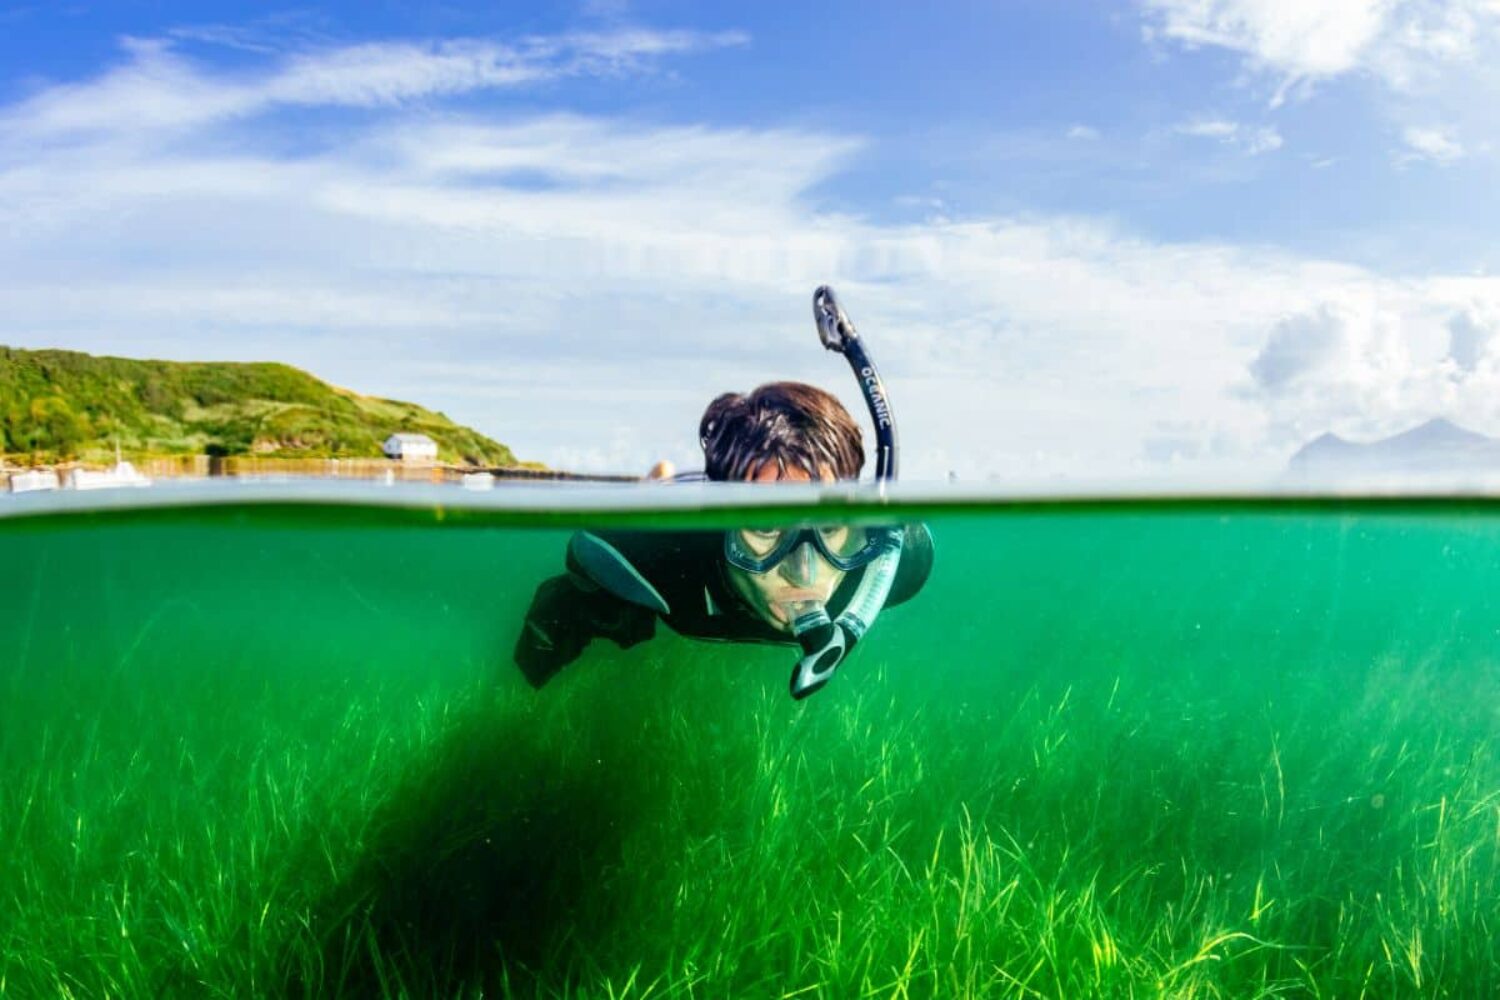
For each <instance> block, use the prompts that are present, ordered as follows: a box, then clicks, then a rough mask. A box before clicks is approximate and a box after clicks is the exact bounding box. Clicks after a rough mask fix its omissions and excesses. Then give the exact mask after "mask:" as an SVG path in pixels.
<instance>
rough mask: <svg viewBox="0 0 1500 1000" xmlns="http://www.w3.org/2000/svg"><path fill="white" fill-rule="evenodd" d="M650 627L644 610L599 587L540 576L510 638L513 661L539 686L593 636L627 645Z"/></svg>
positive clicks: (650, 633) (652, 627)
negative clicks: (518, 631) (513, 637)
mask: <svg viewBox="0 0 1500 1000" xmlns="http://www.w3.org/2000/svg"><path fill="white" fill-rule="evenodd" d="M655 633H656V618H655V615H653V614H652V613H651V612H650V611H647V610H646V609H645V608H641V607H638V606H636V605H634V604H630V603H628V602H626V601H622V600H620V599H619V598H618V597H615V596H614V595H613V594H610V593H608V592H607V591H603V590H585V589H584V588H583V587H581V586H579V585H578V583H577V582H576V581H575V580H574V579H573V578H572V577H571V576H555V577H553V578H552V579H550V580H546V581H544V582H543V583H542V585H541V586H540V587H538V588H537V590H536V596H535V597H533V598H532V599H531V608H530V609H529V610H528V611H527V612H526V618H525V620H524V621H522V623H521V634H520V635H519V636H518V637H517V638H516V651H515V661H516V666H518V667H520V668H521V673H522V674H523V675H525V677H526V680H527V682H528V683H530V684H531V686H532V687H536V688H539V687H541V686H542V685H543V684H545V683H547V682H548V681H549V680H551V679H552V677H553V675H554V674H556V673H557V672H558V671H559V670H561V669H562V668H563V667H565V666H567V665H568V664H569V663H572V662H573V661H574V660H576V659H578V657H579V655H580V654H581V653H582V652H583V650H584V648H585V647H587V646H588V644H589V642H591V641H592V640H593V639H595V638H598V637H602V638H605V639H609V640H611V641H612V642H614V643H615V644H616V645H618V646H619V647H620V648H621V649H629V648H630V647H631V646H634V645H635V644H636V643H638V642H643V641H645V640H646V639H649V638H651V637H652V636H653V635H654V634H655Z"/></svg>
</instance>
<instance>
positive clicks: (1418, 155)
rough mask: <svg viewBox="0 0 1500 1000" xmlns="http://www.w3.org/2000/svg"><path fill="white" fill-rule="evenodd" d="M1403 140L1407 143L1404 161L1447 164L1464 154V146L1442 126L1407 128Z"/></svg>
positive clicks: (1402, 135) (1403, 156)
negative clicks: (1426, 161)
mask: <svg viewBox="0 0 1500 1000" xmlns="http://www.w3.org/2000/svg"><path fill="white" fill-rule="evenodd" d="M1401 141H1402V142H1403V143H1404V144H1405V145H1406V152H1405V153H1404V154H1403V155H1402V156H1401V157H1400V159H1401V161H1402V162H1409V161H1411V160H1430V161H1432V162H1434V163H1439V164H1445V165H1446V164H1449V163H1453V162H1455V161H1456V160H1459V159H1461V158H1462V157H1463V155H1464V148H1463V146H1462V145H1460V144H1459V143H1458V142H1457V141H1456V140H1455V139H1454V138H1453V137H1452V136H1450V135H1449V134H1448V132H1447V131H1446V130H1444V129H1441V128H1415V127H1413V128H1407V129H1404V130H1403V131H1402V133H1401Z"/></svg>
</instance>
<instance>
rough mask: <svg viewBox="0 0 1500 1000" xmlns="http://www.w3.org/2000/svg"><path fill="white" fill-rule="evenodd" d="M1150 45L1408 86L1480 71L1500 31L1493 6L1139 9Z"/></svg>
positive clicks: (1467, 1)
mask: <svg viewBox="0 0 1500 1000" xmlns="http://www.w3.org/2000/svg"><path fill="white" fill-rule="evenodd" d="M1141 7H1142V10H1143V12H1144V16H1145V21H1146V32H1147V35H1148V37H1159V38H1164V39H1167V40H1169V41H1172V42H1175V43H1178V44H1181V45H1184V46H1187V47H1198V46H1212V47H1217V48H1224V49H1228V50H1230V51H1234V52H1238V53H1240V54H1242V55H1243V56H1244V57H1245V59H1246V60H1247V61H1248V63H1249V64H1250V65H1251V66H1252V67H1254V68H1256V69H1258V70H1261V71H1264V72H1267V73H1270V74H1272V75H1273V76H1275V77H1277V78H1279V79H1280V81H1281V84H1280V87H1279V89H1278V91H1277V97H1276V100H1275V101H1274V102H1273V103H1279V102H1280V100H1281V99H1282V98H1284V97H1285V96H1286V95H1287V94H1288V93H1289V92H1291V91H1292V90H1293V89H1294V88H1296V87H1298V86H1299V85H1301V84H1306V83H1311V82H1315V81H1319V80H1327V79H1331V78H1333V77H1337V76H1341V75H1344V74H1348V73H1353V72H1359V71H1363V72H1369V73H1373V74H1375V75H1376V76H1378V77H1379V78H1381V79H1383V80H1385V81H1386V82H1387V83H1389V84H1391V85H1392V86H1395V87H1398V88H1399V87H1406V86H1409V85H1410V84H1412V83H1413V82H1414V81H1415V80H1418V79H1420V78H1421V77H1423V76H1426V75H1429V74H1430V73H1432V72H1433V69H1434V67H1435V66H1443V65H1451V64H1454V63H1462V62H1474V61H1476V60H1480V59H1482V58H1484V55H1483V54H1484V53H1486V52H1491V54H1492V46H1493V42H1494V40H1495V36H1496V32H1497V30H1500V7H1497V6H1496V5H1495V3H1494V2H1493V0H1141Z"/></svg>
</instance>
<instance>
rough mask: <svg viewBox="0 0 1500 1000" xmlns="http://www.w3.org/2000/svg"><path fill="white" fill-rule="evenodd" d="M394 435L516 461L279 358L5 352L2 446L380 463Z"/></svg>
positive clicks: (94, 453)
mask: <svg viewBox="0 0 1500 1000" xmlns="http://www.w3.org/2000/svg"><path fill="white" fill-rule="evenodd" d="M397 431H403V432H412V433H419V434H426V435H427V436H428V437H430V438H432V439H433V440H434V441H436V442H437V445H438V458H439V459H440V460H442V461H446V462H452V463H464V462H467V463H470V464H475V465H489V466H497V465H514V464H516V457H515V455H513V454H512V453H511V450H510V449H509V448H507V447H506V446H505V445H503V444H500V443H499V442H497V441H492V440H491V439H489V438H487V437H485V436H484V435H482V434H479V433H478V432H476V431H473V430H470V429H469V428H467V427H463V426H460V425H458V424H455V423H454V422H453V421H451V420H449V419H448V418H447V417H446V416H444V415H443V414H441V413H434V412H432V411H431V410H426V409H423V408H422V407H420V406H417V405H415V404H414V403H403V402H399V401H397V400H393V399H378V398H376V397H374V396H362V395H360V394H358V393H356V392H351V391H349V390H348V389H340V388H338V387H336V386H332V385H329V384H328V383H326V382H322V381H320V380H318V379H316V378H314V377H313V376H311V375H309V374H308V373H307V372H304V371H300V370H299V369H296V368H293V367H291V366H290V365H282V364H273V363H250V364H244V363H233V362H177V361H136V360H131V359H129V358H108V357H95V356H93V355H90V354H81V353H78V352H76V351H25V350H19V349H16V348H10V347H0V453H7V454H11V455H16V456H36V457H41V458H47V459H63V458H75V457H76V458H83V459H89V458H94V459H107V458H111V457H113V455H114V451H115V446H116V443H117V442H118V445H119V448H120V450H121V451H122V452H124V453H125V454H127V455H129V456H140V455H182V454H205V453H206V454H219V455H249V454H255V455H264V456H270V457H282V458H325V457H337V458H364V457H368V458H378V457H380V455H381V450H380V446H381V444H382V443H383V442H384V441H385V439H386V438H387V437H389V436H390V435H391V434H392V433H395V432H397Z"/></svg>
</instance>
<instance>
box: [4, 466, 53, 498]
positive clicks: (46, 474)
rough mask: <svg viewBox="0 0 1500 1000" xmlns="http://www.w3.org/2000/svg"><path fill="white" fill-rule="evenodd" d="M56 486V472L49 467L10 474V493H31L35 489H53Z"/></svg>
mask: <svg viewBox="0 0 1500 1000" xmlns="http://www.w3.org/2000/svg"><path fill="white" fill-rule="evenodd" d="M57 487H58V482H57V473H56V472H53V471H52V470H51V469H27V470H25V471H24V472H12V473H11V474H10V491H11V492H12V493H33V492H35V491H37V490H55V489H57Z"/></svg>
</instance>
